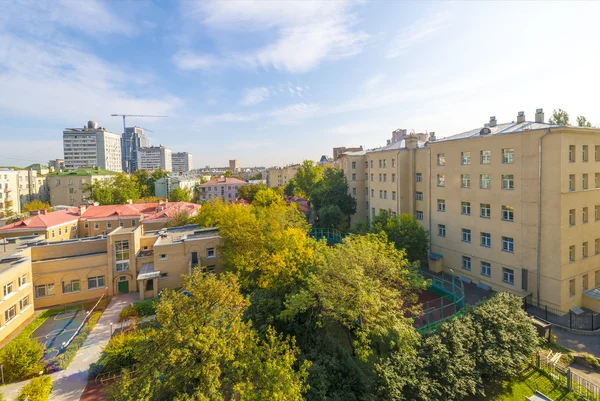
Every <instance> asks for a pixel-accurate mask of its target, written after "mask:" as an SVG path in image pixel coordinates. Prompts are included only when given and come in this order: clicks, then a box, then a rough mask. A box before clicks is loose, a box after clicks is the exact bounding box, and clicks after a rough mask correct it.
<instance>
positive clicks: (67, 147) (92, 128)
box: [63, 121, 122, 171]
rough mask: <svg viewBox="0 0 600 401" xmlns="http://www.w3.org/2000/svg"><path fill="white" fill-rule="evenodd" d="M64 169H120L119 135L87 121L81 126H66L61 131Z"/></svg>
mask: <svg viewBox="0 0 600 401" xmlns="http://www.w3.org/2000/svg"><path fill="white" fill-rule="evenodd" d="M63 149H64V154H65V158H64V160H65V169H67V170H76V169H79V168H84V167H88V168H89V167H99V168H103V169H106V170H110V171H122V158H121V135H117V134H113V133H111V132H109V131H108V130H107V129H106V128H103V127H99V126H98V123H97V122H95V121H88V123H87V126H85V127H83V128H67V129H65V130H64V131H63Z"/></svg>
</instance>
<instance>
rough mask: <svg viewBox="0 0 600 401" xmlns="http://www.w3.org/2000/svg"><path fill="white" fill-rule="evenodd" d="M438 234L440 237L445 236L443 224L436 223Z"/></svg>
mask: <svg viewBox="0 0 600 401" xmlns="http://www.w3.org/2000/svg"><path fill="white" fill-rule="evenodd" d="M438 235H439V236H440V237H445V236H446V225H445V224H438Z"/></svg>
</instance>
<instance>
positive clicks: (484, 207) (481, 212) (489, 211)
mask: <svg viewBox="0 0 600 401" xmlns="http://www.w3.org/2000/svg"><path fill="white" fill-rule="evenodd" d="M484 211H487V216H486V214H485V213H484ZM479 217H481V218H482V219H490V218H491V217H492V206H491V205H490V204H489V203H480V204H479Z"/></svg>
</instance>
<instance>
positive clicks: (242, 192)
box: [238, 184, 267, 203]
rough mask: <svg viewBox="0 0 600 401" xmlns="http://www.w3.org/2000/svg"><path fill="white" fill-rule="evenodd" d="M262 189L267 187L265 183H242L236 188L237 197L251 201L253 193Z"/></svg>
mask: <svg viewBox="0 0 600 401" xmlns="http://www.w3.org/2000/svg"><path fill="white" fill-rule="evenodd" d="M264 189H267V186H266V185H265V184H250V185H242V186H241V187H239V188H238V198H240V199H244V200H246V201H248V202H250V203H252V201H253V200H254V195H256V193H257V192H258V191H262V190H264Z"/></svg>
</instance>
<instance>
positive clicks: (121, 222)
mask: <svg viewBox="0 0 600 401" xmlns="http://www.w3.org/2000/svg"><path fill="white" fill-rule="evenodd" d="M119 227H121V228H123V227H125V222H124V221H123V220H119Z"/></svg>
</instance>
